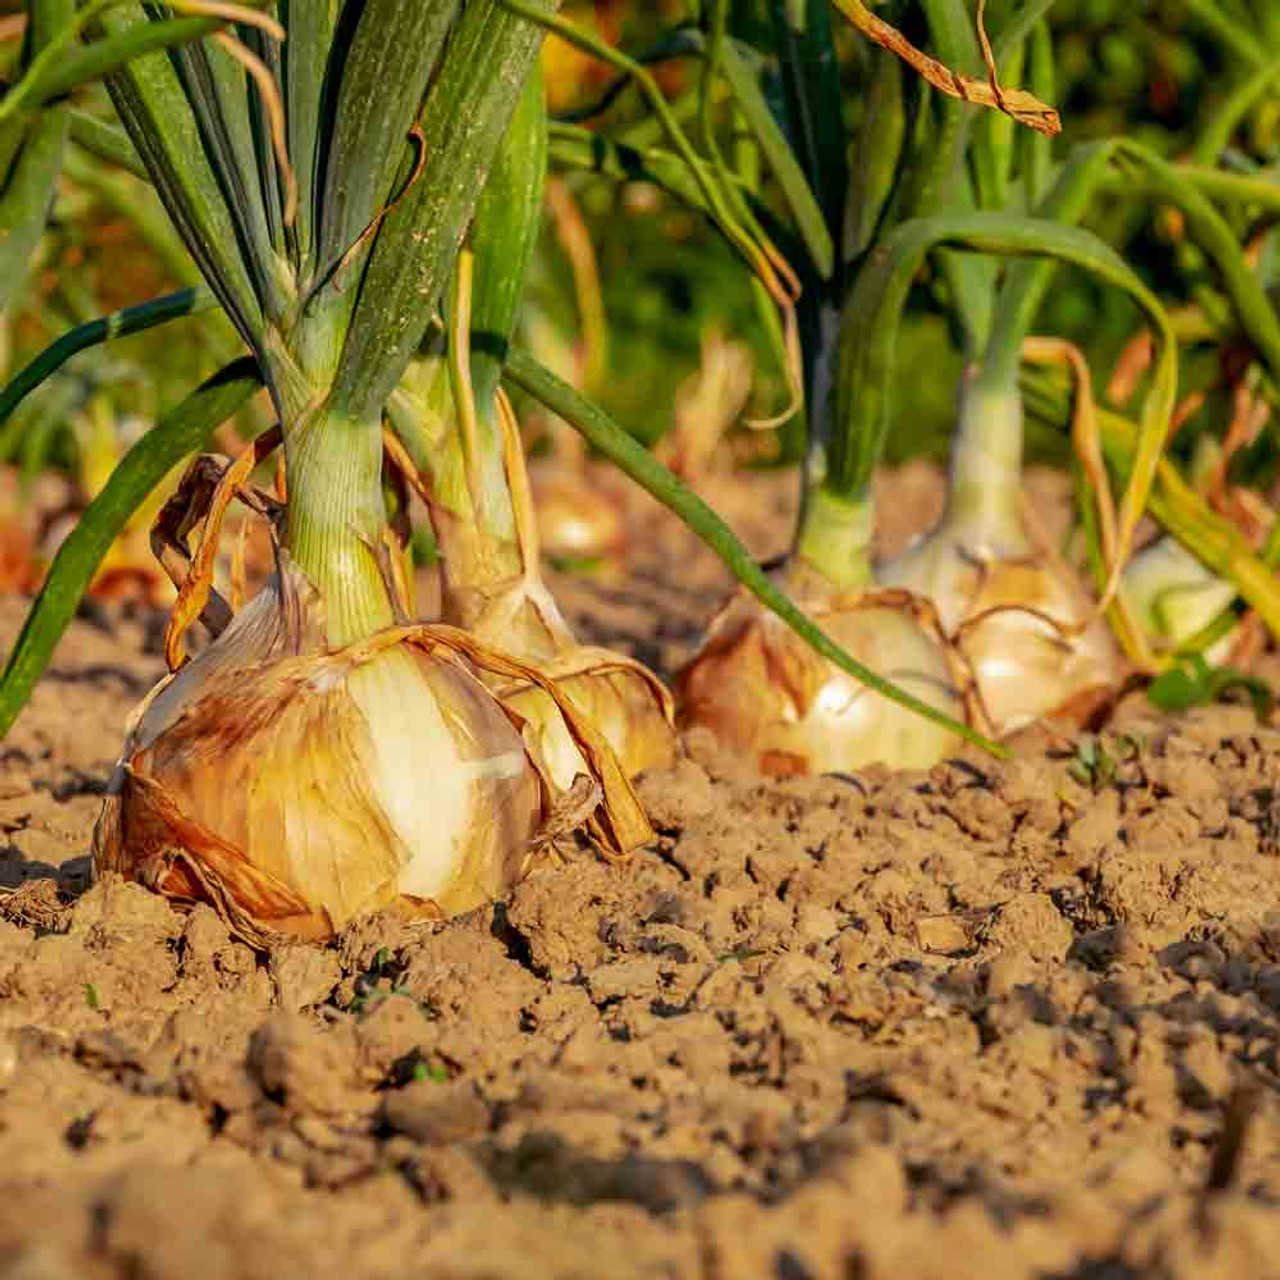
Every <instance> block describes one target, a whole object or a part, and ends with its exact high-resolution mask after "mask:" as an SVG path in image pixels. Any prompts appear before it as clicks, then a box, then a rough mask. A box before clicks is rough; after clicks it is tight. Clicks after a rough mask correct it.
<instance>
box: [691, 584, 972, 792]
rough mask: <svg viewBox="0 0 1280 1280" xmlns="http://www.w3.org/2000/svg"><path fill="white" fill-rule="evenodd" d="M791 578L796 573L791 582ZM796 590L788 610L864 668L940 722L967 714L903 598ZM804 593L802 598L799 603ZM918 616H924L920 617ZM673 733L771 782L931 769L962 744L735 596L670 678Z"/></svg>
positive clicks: (947, 662) (956, 681) (947, 664)
mask: <svg viewBox="0 0 1280 1280" xmlns="http://www.w3.org/2000/svg"><path fill="white" fill-rule="evenodd" d="M789 576H790V578H791V579H792V582H793V583H794V581H795V579H796V578H797V577H798V576H801V575H800V574H798V573H797V572H796V571H794V570H793V572H792V573H791V574H790V575H789ZM803 576H804V577H807V578H808V579H809V581H808V584H807V585H808V588H809V590H808V592H807V593H805V592H804V591H801V592H795V591H793V595H794V596H795V598H796V603H797V604H799V605H800V607H801V608H802V609H804V611H805V612H806V613H807V614H808V615H809V617H810V618H812V619H813V621H814V622H815V623H817V625H818V626H819V627H820V628H821V629H822V630H823V631H825V632H826V633H827V635H829V636H830V637H831V638H832V639H833V640H835V641H836V642H837V643H839V644H840V645H842V646H843V647H844V649H845V650H846V652H848V653H849V654H850V655H851V656H852V657H854V658H856V659H857V660H858V661H859V662H861V663H862V664H863V665H864V666H867V667H869V668H870V669H871V670H873V671H875V672H877V673H878V674H880V675H882V676H884V677H885V678H886V679H889V680H892V681H893V682H894V683H895V684H897V685H899V686H901V687H902V688H904V689H905V690H907V691H908V692H909V693H912V694H915V696H916V697H918V698H920V699H921V700H922V701H924V702H927V703H928V704H929V705H931V706H933V707H936V708H937V709H938V710H939V711H942V712H944V713H946V714H947V715H949V716H952V717H956V716H957V715H958V716H960V717H961V718H963V717H964V715H965V707H964V702H965V696H964V688H965V680H964V677H963V673H962V671H961V670H960V668H959V667H958V665H957V664H956V663H955V662H954V661H953V660H952V659H951V658H950V657H949V655H948V654H947V651H946V649H945V647H944V646H942V645H940V644H938V643H937V642H936V640H934V639H932V638H931V637H930V635H929V634H928V621H927V617H921V616H920V612H919V610H918V608H917V606H916V604H915V602H913V601H912V600H911V598H910V597H909V596H908V595H907V593H905V592H881V591H868V592H865V593H856V592H853V593H847V594H844V595H833V594H831V593H828V592H825V591H821V590H818V591H815V590H814V587H815V585H816V584H815V583H814V581H813V578H812V577H811V576H810V575H807V574H805V575H803ZM806 597H807V598H806ZM925 612H926V614H927V610H926V611H925ZM675 687H676V698H677V702H678V705H679V708H680V710H679V720H680V723H681V725H682V726H686V727H692V726H699V727H702V728H706V729H710V730H711V732H712V733H713V734H714V735H715V737H716V739H717V740H718V741H719V742H720V743H721V744H722V745H723V746H725V747H727V748H729V749H730V750H731V751H733V752H735V753H736V754H738V755H741V756H743V757H745V758H747V759H749V760H751V761H752V762H753V763H754V764H755V766H756V767H757V768H758V769H759V770H760V772H762V773H766V774H772V775H785V774H812V773H831V772H847V771H850V770H853V769H859V768H862V767H864V766H866V765H870V764H875V763H882V764H886V765H890V766H891V767H894V768H904V769H912V768H928V767H930V766H931V765H933V764H936V763H937V761H938V760H940V759H942V758H943V757H944V756H945V755H946V754H947V753H948V752H949V751H951V750H953V749H954V748H955V747H956V746H957V745H958V744H959V738H958V737H957V736H956V735H955V734H954V733H953V732H952V731H951V730H949V729H947V728H945V727H944V726H941V725H938V724H935V723H934V722H932V721H929V720H925V719H923V718H922V717H920V716H919V715H917V714H916V713H915V712H912V711H909V710H907V709H906V708H905V707H901V706H899V705H898V704H897V703H895V702H890V701H889V699H887V698H885V697H884V696H883V695H881V694H879V693H877V692H875V691H874V690H872V689H869V688H867V687H866V686H865V685H863V684H861V683H860V682H859V681H858V680H856V679H855V678H854V677H853V676H851V675H848V674H847V673H846V672H844V671H841V670H840V669H839V668H838V667H836V666H835V665H834V664H832V663H830V662H828V661H827V660H826V659H825V658H822V657H820V656H819V655H818V654H817V653H815V652H814V651H813V649H812V648H810V646H809V645H808V644H807V643H806V642H805V641H804V640H802V639H801V638H800V637H799V636H798V635H796V633H795V632H794V631H792V630H791V628H790V627H788V626H787V625H786V623H784V622H783V621H782V620H781V619H780V618H778V617H777V616H776V615H775V614H773V613H772V612H770V611H769V610H767V609H765V608H764V607H763V606H762V605H760V604H759V603H757V602H756V600H755V599H754V597H751V596H749V595H747V594H746V593H745V592H742V591H740V592H738V593H737V594H735V595H734V596H732V597H731V598H730V600H729V602H728V603H727V604H726V605H725V606H724V607H723V608H722V609H721V611H720V613H719V614H718V615H717V616H716V617H715V618H714V619H713V621H712V623H711V625H710V627H709V628H708V631H707V635H706V637H705V639H704V640H703V642H702V645H701V647H700V648H699V650H698V652H697V653H696V654H695V655H694V657H693V658H692V659H691V660H690V661H689V663H688V664H687V665H686V666H685V667H684V668H683V669H682V670H681V671H680V672H679V673H678V675H677V676H676V681H675Z"/></svg>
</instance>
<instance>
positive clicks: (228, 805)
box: [15, 0, 648, 941]
mask: <svg viewBox="0 0 1280 1280" xmlns="http://www.w3.org/2000/svg"><path fill="white" fill-rule="evenodd" d="M205 7H206V6H201V8H202V9H203V8H205ZM207 7H208V8H210V9H211V10H212V11H215V12H216V13H217V14H218V16H219V17H220V18H221V19H222V20H223V21H222V22H221V23H220V24H219V26H220V29H219V30H218V31H217V32H216V33H215V34H214V35H213V36H212V37H210V38H208V39H205V40H202V41H199V42H196V43H191V44H188V45H185V46H183V47H181V48H179V49H178V50H176V51H175V52H174V53H172V54H167V53H161V52H155V53H150V54H146V55H144V56H141V57H136V58H134V60H133V61H131V62H130V63H128V64H127V65H126V66H123V67H121V68H120V69H118V70H114V71H113V72H112V73H111V75H110V76H109V77H108V80H107V84H108V89H109V91H110V93H111V96H112V100H113V102H114V104H115V106H116V109H117V111H118V113H119V115H120V118H121V120H122V122H123V123H124V126H125V128H126V130H127V131H128V137H129V141H130V142H131V143H132V146H133V148H134V150H135V151H136V153H137V155H138V156H139V157H140V158H141V160H142V163H143V164H144V166H145V169H146V172H147V173H148V175H149V176H150V178H151V180H152V182H153V183H154V184H155V187H156V190H157V192H158V193H159V195H160V197H161V199H162V201H163V202H164V205H165V207H166V209H167V211H168V213H169V215H170V217H171V218H172V220H173V223H174V225H175V227H176V228H177V229H178V231H179V233H180V234H181V235H182V238H183V240H184V241H185V243H186V245H187V248H188V250H189V251H190V253H191V255H192V257H193V258H194V260H195V261H196V263H197V265H198V266H199V267H200V270H201V272H202V273H203V275H204V277H205V280H206V282H207V284H208V287H209V289H210V290H211V291H212V293H213V295H214V296H215V297H216V299H217V301H218V304H219V305H220V307H221V308H222V309H223V310H224V311H225V313H226V314H227V315H228V316H229V318H230V319H231V320H232V322H233V324H234V325H235V327H236V330H237V331H238V333H239V335H240V337H241V339H242V340H243V341H244V343H245V344H246V345H247V346H248V348H249V350H250V352H251V354H252V358H253V364H254V367H255V369H256V372H257V375H258V377H260V378H261V381H262V383H263V384H265V386H266V388H267V391H268V392H269V394H270V397H271V401H272V403H273V406H274V408H275V412H276V414H277V416H278V419H279V425H278V426H277V427H276V428H273V430H272V431H271V432H269V433H268V435H267V436H266V437H264V438H263V439H261V440H259V441H257V442H255V445H254V447H253V448H252V449H250V451H249V452H248V453H247V454H245V455H244V456H243V457H242V458H241V459H238V460H237V461H236V464H235V465H233V466H229V467H226V468H224V469H222V470H221V471H220V473H219V474H218V476H217V479H216V483H213V484H207V483H203V481H202V476H203V475H205V474H207V469H206V470H204V471H202V470H200V469H196V470H193V472H192V473H191V477H190V480H189V482H188V483H186V484H184V486H183V487H182V489H180V491H179V494H178V495H177V498H176V499H175V502H174V503H171V504H170V506H169V508H168V509H167V512H166V515H165V517H164V518H163V519H162V522H161V525H160V527H158V529H157V535H156V536H157V537H158V538H159V539H160V543H161V544H167V545H169V546H172V547H173V548H174V549H175V550H176V551H177V552H179V553H181V554H182V556H183V557H185V558H187V559H189V562H190V572H189V576H188V577H187V578H186V580H185V581H184V582H183V585H182V590H181V591H180V593H179V598H178V604H177V606H176V608H175V611H174V616H173V619H172V620H171V624H170V632H169V636H168V639H167V643H166V652H167V654H168V656H169V658H170V663H171V666H172V667H173V674H172V675H171V676H170V677H168V678H166V680H165V681H163V682H162V683H161V685H159V686H157V688H156V689H155V690H154V691H153V692H152V694H151V695H150V696H149V697H148V698H147V699H146V700H145V702H144V703H143V705H142V706H141V707H140V708H139V709H138V712H137V714H136V715H135V717H134V719H133V722H132V723H131V726H130V729H129V732H128V738H127V741H126V745H125V751H124V755H123V758H122V761H121V764H120V766H119V768H118V769H117V771H116V774H115V776H114V778H113V779H112V783H111V787H110V791H109V795H108V799H107V801H106V804H105V806H104V809H103V813H102V816H101V818H100V820H99V823H98V828H97V832H96V834H95V841H94V857H95V867H96V868H97V869H98V870H99V871H100V872H101V871H118V872H122V873H124V874H126V875H129V876H132V877H134V878H137V879H140V880H142V881H143V882H144V883H147V884H150V885H152V886H153V887H155V888H157V889H158V890H160V891H161V892H164V893H166V894H169V895H171V896H173V897H176V898H178V899H184V900H188V901H190V900H206V901H209V902H211V903H212V904H213V905H214V906H215V907H217V908H218V909H219V910H220V911H221V912H222V913H223V914H224V915H225V916H226V918H227V919H228V921H229V923H230V924H231V925H232V926H233V927H234V928H235V929H236V930H237V931H238V932H240V933H241V934H242V935H243V936H245V937H247V938H250V939H252V940H255V941H257V940H261V939H262V938H264V937H266V936H268V935H269V934H271V933H278V932H284V933H292V934H295V935H301V936H316V935H323V934H326V933H328V932H330V931H332V930H333V929H336V928H340V927H341V926H342V925H343V924H344V923H345V922H346V921H347V920H348V919H349V918H351V916H353V915H355V914H357V913H359V912H362V911H367V910H370V909H373V908H375V907H379V906H387V905H401V906H406V905H407V906H409V907H410V908H412V909H414V910H422V911H427V912H435V913H438V912H441V911H452V910H458V909H463V908H465V907H468V906H470V905H473V904H474V903H475V902H477V901H480V900H482V899H483V898H485V897H488V896H492V895H493V894H494V893H497V892H500V891H501V890H502V889H503V888H505V887H506V886H507V885H509V884H510V883H511V882H512V881H513V880H514V879H515V878H517V877H518V876H519V875H521V874H523V873H524V871H525V870H526V869H527V867H528V866H529V865H530V863H531V861H533V860H535V859H536V858H537V857H538V856H540V852H541V850H542V848H543V847H544V845H545V843H546V841H548V840H549V839H550V838H551V837H552V836H553V835H556V834H561V833H563V832H564V831H567V830H570V829H572V828H573V827H574V826H577V825H581V824H583V823H587V824H589V825H590V826H591V828H592V829H593V831H594V832H595V835H596V837H597V838H598V839H599V840H600V841H601V842H602V844H603V845H604V847H606V848H607V849H613V850H615V851H619V852H621V851H622V850H624V849H626V848H628V847H630V846H631V845H633V844H635V843H636V842H637V841H638V840H640V839H643V838H644V837H645V835H647V832H648V828H647V825H646V824H645V822H644V818H643V815H642V814H641V812H640V810H639V808H638V806H637V804H636V801H635V798H634V796H633V794H632V793H631V791H630V788H629V786H628V784H627V782H626V780H625V778H624V777H623V776H622V775H621V773H620V772H619V770H618V766H617V763H616V760H615V759H614V757H613V755H612V752H611V751H610V750H609V748H608V746H607V745H606V744H605V743H604V741H603V739H602V738H601V737H600V735H599V734H598V732H597V731H596V730H595V729H594V727H593V726H592V725H591V723H590V722H589V721H587V720H586V719H585V718H584V717H583V716H582V715H581V714H580V713H579V712H578V711H577V709H576V708H575V707H574V706H573V704H572V703H571V702H569V701H568V699H567V698H566V697H565V696H564V695H563V694H562V693H561V692H560V691H559V689H558V688H557V686H556V685H555V684H554V682H552V681H550V680H549V679H548V678H547V677H546V676H544V675H543V674H541V673H540V672H538V671H535V670H533V669H531V668H528V667H527V666H526V665H524V664H521V663H519V662H518V661H516V660H514V659H511V658H508V657H507V656H506V655H504V654H501V653H498V652H496V651H493V650H492V649H491V648H490V647H488V646H486V645H484V644H483V643H482V642H480V641H479V640H477V639H475V638H474V637H473V636H470V635H468V634H466V633H464V632H459V631H456V630H454V629H451V628H448V627H430V626H423V625H414V624H411V623H410V622H409V621H408V619H407V616H406V615H405V614H404V612H403V604H404V602H403V601H402V600H401V599H400V598H399V596H398V594H397V592H396V589H395V578H394V575H393V574H392V573H391V572H389V569H388V562H387V557H386V555H385V542H384V533H385V528H386V520H387V516H386V509H385V506H384V501H383V490H382V473H383V436H382V414H383V406H384V404H385V403H386V401H387V398H388V396H389V395H390V393H391V391H392V390H393V389H394V388H395V386H396V384H397V383H398V382H399V381H400V378H401V376H402V375H403V373H404V371H405V369H406V368H407V366H408V364H409V362H410V360H411V359H412V357H413V356H414V353H415V352H416V350H417V348H418V346H419V344H420V342H421V340H422V337H423V335H424V334H425V332H426V330H427V328H428V326H429V325H430V323H431V320H432V316H433V313H434V310H435V307H436V304H437V301H438V299H439V296H440V294H441V291H442V289H443V288H444V286H445V284H446V282H447V280H448V279H449V276H450V273H451V271H452V267H453V261H454V258H455V255H456V252H457V249H458V245H459V242H460V241H461V239H462V236H463V234H464V232H465V229H466V226H467V224H468V222H469V221H470V219H471V216H472V213H473V210H474V207H475V204H476V200H477V198H478V196H479V193H480V191H481V189H482V188H483V185H484V182H485V177H486V174H487V172H488V169H489V167H490V163H491V161H492V157H493V154H494V152H495V150H496V148H497V146H498V144H499V141H500V139H501V137H502V134H503V132H504V130H505V129H506V127H507V125H508V123H509V121H510V119H511V116H512V113H513V111H514V109H515V106H516V103H517V101H518V99H519V97H520V94H521V91H522V87H523V84H524V82H525V80H526V77H527V74H528V71H529V69H530V67H531V66H532V65H533V63H534V60H535V58H536V56H537V51H538V47H539V44H540V39H541V33H540V31H539V30H538V28H537V27H536V26H535V25H533V24H531V23H529V22H528V21H526V20H524V19H522V18H520V17H518V16H516V15H513V14H510V13H508V12H507V11H506V10H505V9H504V8H503V7H502V6H501V5H500V4H497V3H489V2H488V0H470V2H469V3H466V4H461V3H438V4H430V5H424V4H420V3H416V2H414V3H409V2H406V3H403V4H394V5H391V6H385V5H384V6H376V7H373V6H369V7H366V6H364V5H360V4H350V5H345V6H342V5H334V6H319V5H299V6H292V5H291V6H287V7H283V6H282V7H281V12H280V19H277V18H276V17H275V16H272V15H270V14H266V13H261V12H258V11H255V10H251V9H234V10H227V9H225V8H222V7H217V6H207ZM82 19H83V21H84V23H85V24H88V23H92V24H93V27H92V29H93V30H94V31H96V32H97V33H99V34H100V37H101V38H102V39H104V40H106V41H111V40H116V41H127V42H130V43H132V44H133V45H137V44H139V43H146V38H147V36H148V35H150V34H151V33H152V32H153V31H154V30H156V29H163V28H164V27H165V25H166V21H167V20H166V19H165V18H163V17H162V16H160V14H159V13H158V11H156V10H153V9H151V8H149V7H144V6H142V5H138V4H119V3H114V4H97V5H92V6H90V7H89V9H88V10H86V11H83V13H82ZM227 19H234V20H235V21H234V22H232V23H228V22H227V21H226V20H227ZM281 19H282V20H281ZM219 382H220V383H221V386H220V387H219V388H218V390H219V391H220V390H221V389H222V387H225V386H227V385H228V383H230V384H231V385H233V386H236V388H237V390H238V388H239V386H240V385H243V382H244V379H243V378H241V377H236V376H234V375H233V374H231V373H228V375H226V376H224V377H223V378H222V379H220V380H219ZM234 394H235V393H234V392H229V393H228V395H234ZM228 395H224V396H218V395H217V394H216V392H215V389H214V387H210V388H209V389H208V391H207V392H205V393H203V396H202V400H203V403H202V404H199V405H192V406H188V408H187V410H186V411H185V412H184V413H183V414H182V417H183V418H184V419H185V421H186V423H188V424H190V423H192V420H193V418H196V417H197V416H198V417H199V418H200V419H201V421H200V424H199V425H200V426H201V427H207V425H208V422H207V419H206V418H205V417H204V415H203V414H199V415H197V414H196V413H193V412H192V410H193V409H198V408H203V407H204V406H205V405H209V406H210V407H212V405H213V404H214V403H216V404H217V405H218V406H219V407H220V408H221V407H223V406H225V405H226V403H227V400H228ZM190 443H192V441H191V440H190V438H188V439H187V440H185V441H184V444H186V445H187V446H188V447H189V445H190ZM277 445H280V446H282V447H283V449H284V454H285V459H286V463H287V467H286V473H285V474H286V476H287V491H288V501H287V503H284V504H283V505H281V504H278V503H273V502H271V501H269V500H267V499H265V498H263V497H259V496H258V495H257V493H256V491H254V490H253V489H252V488H251V487H250V486H249V477H250V474H251V472H252V469H253V466H254V465H255V464H256V463H257V462H260V461H261V460H262V459H263V458H264V457H265V456H267V454H268V453H270V452H271V450H272V449H273V448H275V447H276V446H277ZM166 460H169V459H166ZM128 461H129V460H126V466H127V464H128ZM148 470H149V471H150V469H149V468H148ZM110 487H111V486H110V485H109V486H108V490H109V489H110ZM106 496H107V495H106V493H105V492H104V499H105V497H106ZM131 496H132V495H131ZM236 496H240V497H242V498H243V499H244V500H247V501H248V502H249V503H250V505H251V506H253V507H255V508H256V509H258V510H260V511H262V512H263V513H264V515H266V516H267V517H268V518H269V519H270V520H271V521H272V522H273V524H274V526H275V527H276V528H277V529H278V532H279V548H278V553H277V572H276V574H275V575H274V577H273V578H272V580H271V582H270V583H269V584H268V586H267V587H266V588H265V589H264V590H263V591H262V592H261V594H259V595H258V596H257V597H256V598H255V599H254V600H253V601H251V602H250V603H249V604H248V605H247V606H246V607H245V608H244V609H243V610H242V611H241V612H240V613H239V614H237V615H236V616H235V617H234V619H231V620H230V621H229V622H228V617H229V611H228V610H227V609H226V608H225V607H220V608H215V607H214V602H215V601H216V597H215V596H214V594H213V591H212V583H211V565H212V560H213V555H214V552H215V551H216V544H217V534H218V531H219V528H220V524H221V520H222V517H223V515H224V513H225V510H226V507H227V505H228V503H229V502H230V501H232V500H233V499H234V498H235V497H236ZM184 501H187V502H189V506H188V507H187V509H185V510H184V509H182V503H183V502H184ZM88 523H89V524H90V525H92V524H93V523H94V522H92V521H91V522H88ZM199 526H203V531H202V534H201V538H200V541H199V543H198V545H197V546H196V547H195V549H194V550H190V549H189V547H188V546H187V542H186V537H187V534H188V531H189V530H192V529H195V528H197V527H199ZM197 617H200V618H202V619H203V620H204V621H205V622H206V624H208V625H211V626H212V628H213V630H214V631H215V633H217V635H216V640H215V642H214V643H213V644H212V645H211V646H210V647H209V648H208V649H207V650H205V651H204V652H203V653H202V654H200V655H199V656H198V657H196V658H195V659H193V660H187V658H186V655H185V653H184V646H183V634H184V632H185V630H186V628H187V627H188V626H189V625H190V623H191V622H192V621H194V619H195V618H197ZM45 621H46V622H47V621H49V620H48V619H46V620H45ZM33 623H35V625H36V627H37V629H38V628H39V626H40V624H41V619H39V618H38V617H36V616H35V615H33ZM30 647H31V645H30V631H29V632H28V634H27V635H24V637H23V638H22V641H20V644H19V646H18V653H17V654H16V655H15V658H16V660H18V661H20V660H21V653H22V651H23V650H24V648H25V649H27V650H29V649H30ZM480 672H487V673H489V674H490V675H492V676H494V677H495V678H499V679H506V680H526V681H528V682H529V683H530V684H531V685H533V686H535V687H537V688H539V689H540V690H543V691H544V692H545V694H546V696H547V698H548V699H549V700H550V702H551V703H552V705H553V706H554V707H555V708H556V710H557V712H558V714H559V715H561V716H562V717H563V724H564V727H565V732H566V733H567V734H568V736H569V737H570V738H571V740H572V741H573V743H574V744H575V746H576V748H577V750H578V757H579V759H580V761H581V763H582V774H583V777H582V778H581V779H578V780H577V781H576V782H575V781H574V780H572V779H571V780H570V782H571V783H572V784H573V785H568V786H565V785H557V783H556V782H555V780H554V779H553V777H552V771H551V768H550V765H549V763H548V762H547V761H546V760H545V759H544V757H543V755H542V754H541V752H540V751H539V750H538V749H537V747H536V744H530V743H527V742H526V741H525V740H524V739H523V738H522V736H521V732H520V725H521V723H522V722H521V721H520V720H519V719H518V718H517V717H515V716H513V715H511V714H509V713H508V712H507V711H506V710H505V709H504V708H503V706H502V704H501V703H500V702H499V701H498V700H497V699H496V698H495V697H494V696H493V695H492V694H491V693H490V692H489V690H488V688H487V687H486V686H485V684H484V683H483V682H482V681H481V680H480V678H479V674H478V673H480ZM578 783H581V784H582V785H578Z"/></svg>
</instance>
